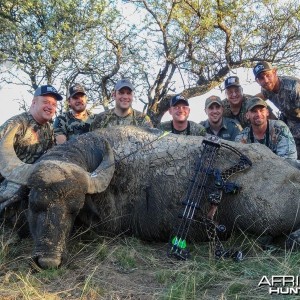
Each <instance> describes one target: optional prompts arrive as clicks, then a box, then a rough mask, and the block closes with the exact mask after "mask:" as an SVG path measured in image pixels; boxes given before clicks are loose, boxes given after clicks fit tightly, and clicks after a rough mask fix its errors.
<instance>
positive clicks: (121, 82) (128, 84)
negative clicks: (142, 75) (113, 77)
mask: <svg viewBox="0 0 300 300" xmlns="http://www.w3.org/2000/svg"><path fill="white" fill-rule="evenodd" d="M124 87H127V88H129V89H131V90H132V91H133V84H132V83H131V82H130V80H129V79H121V80H119V81H118V82H117V83H116V85H115V90H116V91H119V90H120V89H122V88H124Z"/></svg>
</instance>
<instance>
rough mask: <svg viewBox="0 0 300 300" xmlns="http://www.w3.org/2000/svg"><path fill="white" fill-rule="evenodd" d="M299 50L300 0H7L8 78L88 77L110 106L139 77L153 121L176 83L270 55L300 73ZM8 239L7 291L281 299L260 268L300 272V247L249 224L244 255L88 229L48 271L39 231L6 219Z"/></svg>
mask: <svg viewBox="0 0 300 300" xmlns="http://www.w3.org/2000/svg"><path fill="white" fill-rule="evenodd" d="M299 54H300V3H299V0H291V1H282V0H281V1H277V0H272V1H270V0H264V1H258V0H247V1H246V0H234V1H233V0H213V1H211V0H203V1H200V0H164V1H163V0H133V1H125V0H123V1H121V0H119V1H118V0H115V1H108V0H85V1H82V0H47V1H46V0H27V1H20V0H1V1H0V86H1V87H2V88H5V87H6V85H8V84H14V86H16V89H17V88H19V87H20V88H22V89H26V90H27V91H28V92H30V93H32V92H33V91H34V90H35V89H36V88H37V86H39V85H41V84H46V83H48V84H53V85H54V86H56V87H58V89H59V90H60V92H61V93H62V94H64V95H66V91H67V90H68V87H69V86H70V85H71V84H73V83H76V82H80V83H82V84H84V85H85V86H86V87H87V90H88V93H89V95H88V96H89V99H90V105H91V106H92V107H94V108H97V107H98V108H99V107H101V109H103V110H106V109H108V108H110V107H111V105H112V99H111V91H112V88H113V86H114V83H115V82H116V81H117V80H118V79H119V78H121V77H129V78H130V79H132V81H133V82H134V85H135V86H136V99H137V101H139V102H140V103H141V105H142V107H143V109H144V110H145V111H146V112H147V113H148V114H149V115H150V116H151V118H152V120H153V122H154V123H157V122H159V121H160V120H161V118H162V117H163V115H164V113H165V112H166V111H167V108H168V102H169V99H170V97H171V96H173V95H174V94H176V93H182V94H183V95H184V96H185V97H187V98H192V97H197V96H201V95H204V94H205V93H207V92H210V91H215V90H214V89H215V88H217V89H218V90H219V91H221V90H222V82H223V81H224V79H225V78H226V77H227V76H228V75H233V74H236V73H237V72H239V70H241V69H240V68H243V70H244V68H246V69H247V68H251V67H252V66H253V65H254V63H255V62H257V61H260V60H267V61H269V62H271V63H273V64H274V65H275V66H277V67H278V69H279V71H280V73H281V74H283V73H284V74H290V75H293V74H297V72H298V71H299V57H300V55H299ZM251 75H252V74H251ZM244 80H245V82H247V81H251V80H253V79H250V77H249V76H248V77H247V76H245V77H244ZM17 100H18V103H19V106H20V109H21V110H26V109H28V102H26V101H25V99H22V98H18V99H17ZM0 101H1V104H2V105H3V108H4V110H5V108H6V107H7V105H8V104H7V102H4V101H6V99H5V98H1V100H0ZM65 108H66V105H65V104H63V105H62V106H61V107H60V108H59V111H58V113H61V112H62V110H64V109H65ZM0 243H1V248H0V299H246V300H247V299H273V297H274V296H270V295H268V291H267V289H266V288H258V283H259V281H260V279H261V277H262V276H264V275H266V276H271V275H280V274H281V275H282V274H286V275H298V274H299V265H300V264H299V259H300V254H299V253H298V252H289V251H285V249H284V248H280V249H278V248H277V247H274V248H270V249H268V250H265V251H263V250H262V248H261V247H260V246H259V244H258V242H257V238H254V237H251V236H248V235H246V234H245V233H243V232H239V233H236V234H235V235H234V236H233V237H232V238H231V239H230V240H229V241H227V242H226V244H227V246H232V245H238V247H239V248H241V249H242V250H243V251H244V254H245V255H246V256H245V259H244V261H243V262H241V263H235V262H233V261H232V260H220V261H215V260H214V259H212V258H211V255H210V254H209V250H208V249H209V247H208V245H207V244H205V243H203V244H201V245H191V246H192V254H193V256H192V259H191V260H189V261H185V262H180V261H174V260H171V259H169V258H167V257H166V245H165V244H156V243H152V244H149V243H145V242H142V241H139V240H136V239H135V238H132V237H121V236H120V237H116V238H114V239H109V238H106V237H102V236H97V235H95V233H93V232H92V231H88V232H82V231H78V232H74V233H73V236H72V237H71V238H70V241H69V243H70V247H69V248H70V253H69V256H68V259H67V261H66V264H65V265H63V266H62V267H61V268H60V269H58V270H47V271H42V270H36V269H35V268H34V267H33V265H32V264H31V259H30V255H31V248H32V241H31V239H30V238H28V239H23V240H19V238H18V236H17V235H16V234H15V232H14V231H13V230H12V228H6V227H5V226H4V225H2V226H1V235H0ZM294 297H295V298H296V297H299V296H283V297H282V299H285V300H286V299H293V298H294ZM276 299H281V297H280V296H279V297H276Z"/></svg>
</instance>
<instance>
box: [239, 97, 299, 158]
mask: <svg viewBox="0 0 300 300" xmlns="http://www.w3.org/2000/svg"><path fill="white" fill-rule="evenodd" d="M268 115H269V111H268V109H267V103H266V102H265V101H264V100H262V99H261V98H259V97H253V98H251V99H249V101H248V105H247V118H248V119H249V121H250V124H251V125H250V126H249V127H246V128H244V129H243V131H242V132H241V133H240V134H239V135H237V137H236V139H235V141H236V142H241V143H244V144H247V143H260V144H263V145H266V146H267V147H268V148H270V149H271V150H272V151H273V152H274V153H275V154H277V155H278V156H281V157H283V158H287V159H294V160H296V159H297V150H296V145H295V141H294V138H293V136H292V134H291V132H290V130H289V128H288V127H287V125H286V124H285V123H284V122H282V121H280V120H268Z"/></svg>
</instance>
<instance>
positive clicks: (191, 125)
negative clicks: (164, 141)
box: [158, 95, 206, 136]
mask: <svg viewBox="0 0 300 300" xmlns="http://www.w3.org/2000/svg"><path fill="white" fill-rule="evenodd" d="M169 114H170V115H171V116H172V121H167V122H163V123H161V124H160V126H159V127H158V128H159V129H162V130H165V131H171V132H172V133H175V134H184V135H197V136H199V135H201V136H205V134H206V130H205V128H204V127H203V126H202V125H200V124H197V123H195V122H193V121H188V117H189V115H190V107H189V102H188V101H187V100H186V99H185V98H184V97H183V96H181V95H176V96H174V97H172V98H171V101H170V108H169Z"/></svg>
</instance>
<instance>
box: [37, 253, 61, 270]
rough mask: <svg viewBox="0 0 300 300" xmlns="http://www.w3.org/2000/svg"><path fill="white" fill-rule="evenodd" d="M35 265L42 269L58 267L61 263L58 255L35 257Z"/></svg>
mask: <svg viewBox="0 0 300 300" xmlns="http://www.w3.org/2000/svg"><path fill="white" fill-rule="evenodd" d="M35 261H36V263H37V265H38V266H39V267H40V268H42V269H54V268H58V267H59V266H60V264H61V258H60V257H42V256H40V257H37V258H36V260H35Z"/></svg>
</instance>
